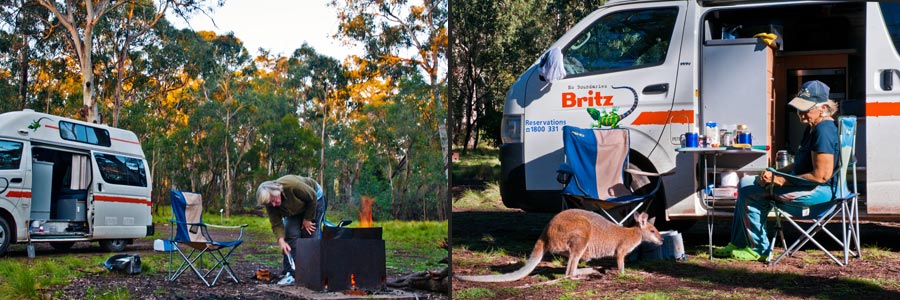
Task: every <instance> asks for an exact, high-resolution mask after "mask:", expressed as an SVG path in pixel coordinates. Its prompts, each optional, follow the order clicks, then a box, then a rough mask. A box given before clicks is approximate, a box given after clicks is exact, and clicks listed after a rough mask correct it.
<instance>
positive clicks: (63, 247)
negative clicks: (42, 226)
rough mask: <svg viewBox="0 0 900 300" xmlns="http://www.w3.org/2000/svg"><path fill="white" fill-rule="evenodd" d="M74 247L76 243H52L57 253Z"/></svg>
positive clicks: (51, 245)
mask: <svg viewBox="0 0 900 300" xmlns="http://www.w3.org/2000/svg"><path fill="white" fill-rule="evenodd" d="M73 245H75V242H50V247H53V249H55V250H56V251H66V250H69V249H72V246H73Z"/></svg>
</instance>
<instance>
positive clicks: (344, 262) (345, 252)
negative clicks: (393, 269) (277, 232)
mask: <svg viewBox="0 0 900 300" xmlns="http://www.w3.org/2000/svg"><path fill="white" fill-rule="evenodd" d="M297 247H298V248H297V250H298V251H297V256H295V257H294V262H295V263H296V268H297V272H296V273H297V274H295V275H294V278H295V279H296V280H297V281H296V282H297V285H301V286H304V287H306V288H308V289H311V290H313V291H334V292H340V291H345V290H351V289H354V288H355V289H358V290H363V291H372V292H374V291H381V290H384V289H385V281H386V280H387V272H386V271H385V255H384V240H382V239H381V228H378V227H372V228H343V227H342V228H335V227H325V228H324V230H323V231H322V239H297ZM351 276H353V278H354V279H355V281H356V286H355V287H354V286H353V285H352V284H351V280H350V279H351Z"/></svg>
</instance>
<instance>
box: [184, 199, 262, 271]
mask: <svg viewBox="0 0 900 300" xmlns="http://www.w3.org/2000/svg"><path fill="white" fill-rule="evenodd" d="M170 196H171V200H172V216H173V217H174V220H170V222H171V223H172V226H171V227H172V232H171V234H170V235H169V240H168V242H169V243H171V246H172V248H173V249H174V251H172V252H170V253H169V272H168V274H167V276H166V279H167V280H168V281H174V280H175V279H178V277H180V276H181V275H182V274H184V272H186V271H187V270H188V269H190V270H191V271H193V273H194V274H196V275H197V277H198V278H200V280H201V281H203V283H204V284H206V286H213V285H215V284H216V282H217V281H218V280H219V277H220V276H221V275H222V272H223V271H224V272H226V273H228V275H229V276H231V279H233V280H234V282H235V283H240V280H239V279H238V277H237V275H236V274H235V273H234V270H232V269H231V264H230V263H229V261H228V259H229V258H230V257H231V255H232V254H233V253H234V251H235V250H236V249H237V248H238V246H240V245H241V243H243V240H242V238H243V236H244V228H245V227H247V224H243V225H240V226H220V225H213V224H206V223H204V222H203V218H202V214H203V200H202V197H201V196H200V194H196V193H189V192H182V191H175V190H173V191H172V192H171V193H170ZM209 228H214V229H217V230H222V231H231V232H235V231H237V237H236V238H228V239H216V238H214V237H215V236H220V234H219V233H217V234H210V231H209ZM181 245H184V246H187V247H185V248H184V249H182V247H179V246H181ZM188 249H190V251H188V252H187V253H185V252H186V250H188ZM176 252H177V253H178V255H179V256H181V258H182V260H181V264H180V265H179V266H178V267H177V268H174V269H173V266H174V261H175V259H174V257H175V253H176ZM206 254H209V255H208V256H211V257H212V259H213V266H212V267H210V268H209V269H205V270H204V269H203V266H202V265H201V264H200V263H201V262H202V258H203V257H204V256H205V255H206ZM213 272H215V277H214V278H213V279H212V281H210V280H208V278H209V276H210V275H211V274H213Z"/></svg>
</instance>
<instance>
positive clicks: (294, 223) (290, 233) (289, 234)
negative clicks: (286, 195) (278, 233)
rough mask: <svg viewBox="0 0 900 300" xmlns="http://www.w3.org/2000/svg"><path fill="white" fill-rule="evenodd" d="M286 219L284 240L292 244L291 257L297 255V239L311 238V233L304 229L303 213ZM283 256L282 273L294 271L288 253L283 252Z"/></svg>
mask: <svg viewBox="0 0 900 300" xmlns="http://www.w3.org/2000/svg"><path fill="white" fill-rule="evenodd" d="M283 221H284V241H285V242H287V244H288V245H291V257H296V256H297V255H296V254H297V243H296V242H297V239H298V238H309V237H310V234H309V233H307V232H306V230H303V213H299V214H296V215H293V216H290V217H285V218H284V219H283ZM281 255H282V256H284V257H283V259H282V262H281V267H282V272H281V273H282V274H285V273H287V272H291V274H293V273H294V270H293V269H291V263H290V262H288V258H287V255H284V253H282V254H281Z"/></svg>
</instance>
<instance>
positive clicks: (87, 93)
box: [34, 0, 224, 122]
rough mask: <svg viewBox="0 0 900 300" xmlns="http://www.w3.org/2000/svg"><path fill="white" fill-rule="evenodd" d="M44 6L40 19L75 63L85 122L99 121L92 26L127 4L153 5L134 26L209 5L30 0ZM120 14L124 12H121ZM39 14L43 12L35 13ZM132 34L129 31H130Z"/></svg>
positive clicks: (166, 0) (197, 0) (173, 0)
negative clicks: (59, 37)
mask: <svg viewBox="0 0 900 300" xmlns="http://www.w3.org/2000/svg"><path fill="white" fill-rule="evenodd" d="M34 1H36V2H37V3H38V4H39V5H41V6H43V7H44V8H46V9H47V10H48V11H49V12H50V14H48V15H47V16H46V17H45V18H43V19H42V22H44V23H45V24H47V25H48V26H53V27H57V26H58V27H61V28H62V30H61V34H62V35H63V36H64V37H65V38H64V40H65V41H66V42H67V45H68V49H69V51H70V54H71V55H72V57H74V58H75V60H76V61H77V63H78V67H79V69H80V72H81V82H82V98H83V100H82V101H83V106H82V113H83V114H84V116H85V119H86V120H87V121H88V122H101V120H99V119H98V117H99V108H98V105H97V103H96V99H94V90H95V88H96V87H95V82H94V63H93V57H92V56H93V54H94V29H95V26H97V25H98V23H99V22H101V21H102V20H103V19H104V18H106V17H107V15H108V14H110V12H113V11H116V10H119V9H128V7H147V6H151V7H154V8H153V9H152V11H153V12H154V13H151V14H147V13H138V14H136V15H137V16H140V17H150V19H149V20H146V21H140V22H135V24H136V26H138V27H142V28H149V27H152V26H153V24H155V23H156V22H157V21H158V20H159V19H160V18H161V16H162V15H165V14H166V13H167V11H168V10H169V9H172V11H173V12H174V13H176V14H177V15H179V16H183V17H186V16H189V15H191V14H192V13H194V12H196V11H198V10H204V9H209V8H211V7H212V6H211V5H207V4H206V3H205V1H204V0H80V1H73V0H66V1H62V0H34ZM222 4H224V0H218V2H217V3H215V5H218V6H221V5H222ZM123 15H124V14H123ZM39 17H43V16H39ZM134 33H135V34H137V35H140V34H143V33H146V30H137V31H135V32H134ZM132 36H133V35H132ZM133 39H134V38H133V37H132V38H130V39H129V38H128V37H127V36H126V38H125V39H123V40H122V41H121V42H122V43H125V42H129V43H130V41H132V40H133ZM120 46H121V47H120V48H119V49H127V48H128V47H129V45H128V44H122V45H120Z"/></svg>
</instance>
